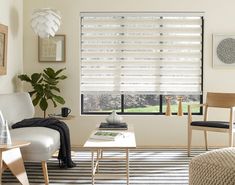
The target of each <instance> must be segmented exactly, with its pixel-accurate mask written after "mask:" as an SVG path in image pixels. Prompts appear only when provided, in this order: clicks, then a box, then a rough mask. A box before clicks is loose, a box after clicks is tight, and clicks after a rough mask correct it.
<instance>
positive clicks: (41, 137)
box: [11, 127, 60, 161]
mask: <svg viewBox="0 0 235 185" xmlns="http://www.w3.org/2000/svg"><path fill="white" fill-rule="evenodd" d="M11 137H12V138H13V139H14V140H23V141H30V142H31V144H30V145H29V146H27V147H23V148H21V151H22V156H23V158H24V159H27V161H45V160H47V159H49V158H50V157H51V156H52V155H53V154H54V152H55V151H56V150H57V149H59V147H60V134H59V132H58V131H56V130H52V129H50V128H45V127H37V128H35V127H26V128H18V129H12V130H11Z"/></svg>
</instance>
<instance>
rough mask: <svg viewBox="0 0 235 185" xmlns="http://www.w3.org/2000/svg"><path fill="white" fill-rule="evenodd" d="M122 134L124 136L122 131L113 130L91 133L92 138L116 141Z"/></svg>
mask: <svg viewBox="0 0 235 185" xmlns="http://www.w3.org/2000/svg"><path fill="white" fill-rule="evenodd" d="M120 136H123V134H122V133H121V132H111V131H96V132H94V133H93V134H92V135H91V137H90V138H91V139H99V140H107V141H115V140H116V139H117V138H119V137H120Z"/></svg>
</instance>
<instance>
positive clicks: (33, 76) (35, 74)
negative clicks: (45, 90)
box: [31, 73, 42, 83]
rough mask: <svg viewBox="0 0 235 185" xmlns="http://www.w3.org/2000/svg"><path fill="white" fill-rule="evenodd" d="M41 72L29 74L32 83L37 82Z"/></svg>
mask: <svg viewBox="0 0 235 185" xmlns="http://www.w3.org/2000/svg"><path fill="white" fill-rule="evenodd" d="M41 76H42V74H41V73H33V74H32V75H31V79H32V83H37V82H38V80H39V79H40V78H41Z"/></svg>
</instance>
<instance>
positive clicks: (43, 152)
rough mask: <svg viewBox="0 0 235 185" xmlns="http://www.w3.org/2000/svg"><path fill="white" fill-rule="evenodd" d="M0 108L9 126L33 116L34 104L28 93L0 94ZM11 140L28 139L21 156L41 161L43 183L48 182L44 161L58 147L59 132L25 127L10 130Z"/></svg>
mask: <svg viewBox="0 0 235 185" xmlns="http://www.w3.org/2000/svg"><path fill="white" fill-rule="evenodd" d="M0 110H1V111H2V114H3V116H4V118H5V119H6V120H7V121H8V124H9V127H10V128H11V126H12V125H13V124H14V123H16V122H19V121H21V120H23V119H27V118H32V117H33V116H34V106H33V104H32V101H31V98H30V96H29V94H28V93H25V92H22V93H12V94H0ZM10 134H11V138H12V140H13V141H14V140H21V141H22V140H23V141H30V142H31V144H30V145H29V146H27V147H23V148H22V150H21V151H22V156H23V158H24V160H26V161H41V163H42V169H43V175H44V179H45V184H46V185H47V184H49V177H48V171H47V163H46V161H47V160H48V159H49V158H51V156H52V155H53V154H54V153H55V152H56V151H57V150H58V149H59V147H60V134H59V132H58V131H56V130H52V129H49V128H45V127H25V128H18V129H11V130H10Z"/></svg>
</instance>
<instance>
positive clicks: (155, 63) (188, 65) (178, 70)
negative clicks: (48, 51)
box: [81, 13, 203, 94]
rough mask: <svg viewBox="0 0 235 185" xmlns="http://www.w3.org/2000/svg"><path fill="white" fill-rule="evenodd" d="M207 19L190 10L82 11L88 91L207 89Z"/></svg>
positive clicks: (83, 73)
mask: <svg viewBox="0 0 235 185" xmlns="http://www.w3.org/2000/svg"><path fill="white" fill-rule="evenodd" d="M202 20H203V18H202V16H201V15H199V14H196V15H192V14H187V13H186V14H176V13H167V14H166V13H164V14H160V13H156V14H154V13H151V14H150V13H149V14H148V13H116V14H115V13H82V14H81V92H82V94H84V93H109V92H113V93H123V94H128V93H138V94H201V91H202V89H201V86H202V85H201V83H202V79H201V78H202Z"/></svg>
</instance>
